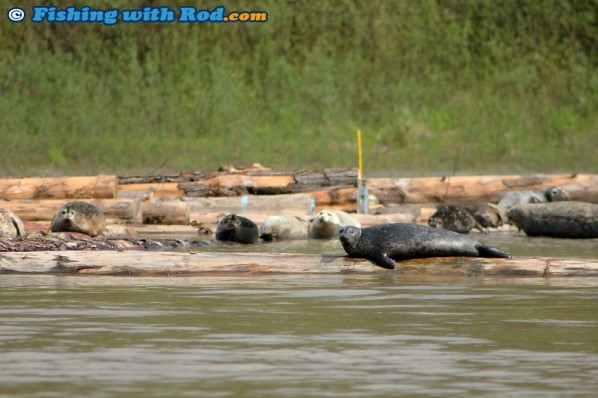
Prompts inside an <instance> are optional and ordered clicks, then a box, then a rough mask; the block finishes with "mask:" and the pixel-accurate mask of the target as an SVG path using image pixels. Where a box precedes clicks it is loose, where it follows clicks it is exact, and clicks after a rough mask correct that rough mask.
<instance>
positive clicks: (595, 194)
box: [368, 174, 598, 204]
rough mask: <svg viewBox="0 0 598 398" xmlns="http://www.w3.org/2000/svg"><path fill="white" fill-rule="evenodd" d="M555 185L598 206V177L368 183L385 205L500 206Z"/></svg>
mask: <svg viewBox="0 0 598 398" xmlns="http://www.w3.org/2000/svg"><path fill="white" fill-rule="evenodd" d="M555 185H558V186H561V187H563V188H564V189H565V190H567V191H568V192H569V193H570V195H571V200H578V201H585V202H598V175H597V174H557V175H544V174H537V175H524V176H518V175H513V176H454V177H427V178H398V179H392V178H371V179H369V180H368V186H369V190H370V192H371V193H373V194H374V195H376V196H377V197H378V199H379V200H380V202H381V203H383V204H389V203H419V204H437V203H452V204H470V203H475V202H498V200H499V199H500V198H501V197H502V195H504V194H505V193H506V192H507V191H511V190H522V189H527V190H537V189H544V188H548V187H551V186H555Z"/></svg>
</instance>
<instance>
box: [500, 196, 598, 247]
mask: <svg viewBox="0 0 598 398" xmlns="http://www.w3.org/2000/svg"><path fill="white" fill-rule="evenodd" d="M507 214H508V216H509V218H510V219H511V220H512V222H514V223H515V225H517V226H518V227H519V228H521V229H522V230H523V231H524V232H525V234H526V235H528V236H553V237H558V238H581V239H591V238H598V204H594V203H584V202H554V203H540V204H525V205H517V206H513V207H512V208H511V209H510V210H509V211H508V213H507Z"/></svg>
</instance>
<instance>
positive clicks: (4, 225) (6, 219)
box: [0, 208, 25, 238]
mask: <svg viewBox="0 0 598 398" xmlns="http://www.w3.org/2000/svg"><path fill="white" fill-rule="evenodd" d="M22 236H25V226H24V225H23V221H21V219H20V218H19V216H17V215H16V214H15V213H13V212H12V211H10V210H7V209H1V208H0V238H17V237H22Z"/></svg>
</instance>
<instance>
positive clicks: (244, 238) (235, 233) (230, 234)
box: [216, 214, 259, 244]
mask: <svg viewBox="0 0 598 398" xmlns="http://www.w3.org/2000/svg"><path fill="white" fill-rule="evenodd" d="M258 238H259V231H258V228H257V225H256V224H255V223H254V222H253V221H251V220H250V219H248V218H245V217H242V216H238V215H236V214H228V215H226V216H224V217H222V218H221V219H220V221H218V225H217V227H216V240H220V241H228V242H238V243H246V244H250V243H257V241H258Z"/></svg>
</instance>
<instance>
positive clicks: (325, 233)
mask: <svg viewBox="0 0 598 398" xmlns="http://www.w3.org/2000/svg"><path fill="white" fill-rule="evenodd" d="M348 225H353V226H356V227H361V224H360V223H359V222H358V221H357V220H355V219H354V218H353V217H351V216H350V215H349V214H348V213H346V212H344V211H340V210H322V211H320V212H319V213H318V214H316V215H315V216H314V218H313V220H312V222H311V225H310V227H309V237H310V238H311V239H335V238H338V235H339V231H340V230H341V228H342V227H345V226H348Z"/></svg>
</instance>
